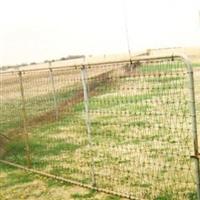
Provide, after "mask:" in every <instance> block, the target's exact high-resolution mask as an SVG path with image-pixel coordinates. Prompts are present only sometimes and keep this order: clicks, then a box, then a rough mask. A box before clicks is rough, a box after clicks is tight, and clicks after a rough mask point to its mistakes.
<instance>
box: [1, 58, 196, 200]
mask: <svg viewBox="0 0 200 200" xmlns="http://www.w3.org/2000/svg"><path fill="white" fill-rule="evenodd" d="M187 67H188V66H187V63H185V62H184V60H183V59H182V58H180V57H177V56H173V57H165V58H151V59H137V60H132V61H131V62H129V61H120V62H112V63H102V64H91V65H90V64H87V65H84V66H80V65H79V66H71V67H60V68H50V69H40V70H27V71H19V72H17V71H15V72H6V73H2V74H1V88H0V95H1V106H0V146H1V147H0V156H1V157H2V160H1V162H7V163H15V164H17V166H25V167H27V169H29V170H35V172H42V173H44V174H45V175H52V177H54V178H57V179H59V178H60V179H62V180H64V181H68V182H72V183H75V184H79V185H82V186H85V187H89V188H94V189H96V190H99V191H104V192H107V193H112V194H116V195H119V196H121V197H126V198H129V199H155V200H161V199H180V200H184V199H190V200H193V199H196V198H197V195H196V193H197V192H196V191H197V190H196V185H197V183H198V180H199V179H198V178H199V177H198V174H199V166H198V161H199V160H198V155H197V154H198V149H197V146H198V142H197V136H196V129H195V125H196V121H195V120H196V119H195V107H194V105H195V102H194V99H193V97H192V96H193V95H194V94H193V87H192V86H193V80H192V78H191V77H192V71H191V70H188V69H189V68H188V69H187ZM191 106H192V108H193V111H191ZM194 141H195V142H194ZM194 143H195V144H194ZM194 149H195V152H194ZM194 153H195V154H194ZM193 154H194V156H193V158H194V161H193V160H192V159H191V155H193ZM195 163H196V168H195ZM195 172H196V173H195Z"/></svg>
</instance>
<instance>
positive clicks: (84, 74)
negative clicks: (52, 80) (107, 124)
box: [81, 66, 96, 186]
mask: <svg viewBox="0 0 200 200" xmlns="http://www.w3.org/2000/svg"><path fill="white" fill-rule="evenodd" d="M87 78H88V77H87V71H86V69H85V67H84V66H83V68H82V69H81V80H82V85H83V94H84V106H85V123H86V127H87V134H88V143H89V147H90V149H92V146H93V145H92V135H91V122H90V116H89V96H88V92H89V88H88V84H87ZM91 176H92V185H93V186H96V179H95V170H94V158H93V156H91Z"/></svg>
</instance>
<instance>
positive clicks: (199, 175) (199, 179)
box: [182, 56, 200, 200]
mask: <svg viewBox="0 0 200 200" xmlns="http://www.w3.org/2000/svg"><path fill="white" fill-rule="evenodd" d="M182 59H183V61H184V63H185V64H186V66H187V72H188V74H189V90H190V108H191V117H192V135H193V146H194V156H192V157H193V158H194V162H195V177H196V187H197V199H198V200H200V167H199V145H198V133H197V117H196V102H195V88H194V75H193V69H192V65H191V63H190V61H189V60H188V59H187V58H186V57H184V56H182Z"/></svg>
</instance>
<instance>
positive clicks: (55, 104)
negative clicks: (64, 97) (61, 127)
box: [49, 62, 59, 120]
mask: <svg viewBox="0 0 200 200" xmlns="http://www.w3.org/2000/svg"><path fill="white" fill-rule="evenodd" d="M49 78H50V81H51V86H52V95H53V102H54V109H55V118H56V120H58V117H59V112H58V103H57V97H56V89H55V83H54V77H53V69H52V68H51V62H49Z"/></svg>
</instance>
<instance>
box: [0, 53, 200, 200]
mask: <svg viewBox="0 0 200 200" xmlns="http://www.w3.org/2000/svg"><path fill="white" fill-rule="evenodd" d="M175 58H179V59H181V60H182V62H183V63H184V64H185V67H186V70H187V73H188V74H189V75H188V79H189V80H188V84H189V87H188V89H189V90H190V94H189V96H190V114H191V120H192V136H193V148H194V155H191V158H192V159H194V161H195V178H196V192H197V199H198V200H200V166H199V163H200V161H199V159H200V153H199V146H198V133H197V116H196V102H195V88H194V74H193V68H192V64H191V62H190V61H189V59H188V57H187V56H185V55H183V54H175V55H174V54H173V55H164V56H160V57H158V56H144V57H139V58H133V59H132V58H131V59H125V60H112V61H107V62H96V63H88V64H84V67H83V64H78V65H69V66H60V67H56V69H62V68H66V67H76V68H79V69H80V70H82V72H81V73H82V81H83V86H84V87H85V89H84V88H83V90H85V91H83V92H84V101H85V111H86V112H87V109H88V108H87V104H88V100H87V92H88V91H87V92H86V87H87V84H86V82H85V80H84V79H85V74H84V68H85V67H86V66H95V65H106V64H118V63H119V64H120V63H121V64H123V63H124V64H130V63H133V62H137V61H150V60H153V61H155V60H162V59H172V60H173V59H175ZM47 69H48V68H40V69H39V70H47ZM49 70H50V73H51V69H50V68H49ZM26 71H38V69H28V70H20V69H18V70H13V71H12V72H18V74H19V75H20V74H21V73H22V72H26ZM7 73H11V72H10V71H8V72H1V73H0V74H7ZM21 81H22V79H21ZM22 96H23V95H22ZM22 100H23V99H22ZM87 120H89V119H87V113H86V123H87ZM89 134H90V131H89ZM0 163H3V164H6V165H10V166H12V167H16V168H19V169H22V170H25V171H28V172H32V173H35V174H39V175H41V176H46V177H48V178H53V179H56V180H60V181H63V182H66V183H71V184H74V185H78V186H81V187H85V188H88V189H94V190H96V191H99V192H104V193H107V194H112V195H117V196H119V197H123V198H127V199H134V200H136V198H135V197H132V196H130V195H128V194H122V193H118V192H114V191H111V190H107V189H103V188H98V187H95V185H89V184H84V183H80V182H78V181H73V180H70V179H66V178H63V177H59V176H55V175H52V174H48V173H45V172H42V171H39V170H35V169H32V168H29V166H28V167H25V166H22V165H18V164H16V163H12V162H9V161H5V160H2V159H1V158H0ZM94 182H95V181H94ZM94 182H93V183H94Z"/></svg>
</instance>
